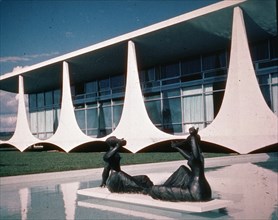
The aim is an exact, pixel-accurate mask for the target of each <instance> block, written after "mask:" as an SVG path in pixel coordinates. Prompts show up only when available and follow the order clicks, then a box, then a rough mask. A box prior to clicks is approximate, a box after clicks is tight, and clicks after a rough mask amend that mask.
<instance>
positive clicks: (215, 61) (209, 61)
mask: <svg viewBox="0 0 278 220" xmlns="http://www.w3.org/2000/svg"><path fill="white" fill-rule="evenodd" d="M226 65H227V63H226V53H225V51H224V52H218V53H214V54H208V55H205V56H203V57H202V68H203V70H204V71H206V70H212V69H217V68H222V67H226Z"/></svg>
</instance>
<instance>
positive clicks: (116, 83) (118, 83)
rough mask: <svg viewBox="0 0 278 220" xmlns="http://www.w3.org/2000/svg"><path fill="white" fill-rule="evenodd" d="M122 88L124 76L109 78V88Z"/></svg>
mask: <svg viewBox="0 0 278 220" xmlns="http://www.w3.org/2000/svg"><path fill="white" fill-rule="evenodd" d="M119 87H124V76H123V75H119V76H113V77H111V88H119Z"/></svg>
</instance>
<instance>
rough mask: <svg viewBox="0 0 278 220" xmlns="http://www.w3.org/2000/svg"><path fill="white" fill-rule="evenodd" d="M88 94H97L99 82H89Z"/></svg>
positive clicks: (87, 84) (87, 86)
mask: <svg viewBox="0 0 278 220" xmlns="http://www.w3.org/2000/svg"><path fill="white" fill-rule="evenodd" d="M85 91H86V93H95V92H97V81H92V82H88V83H86V84H85Z"/></svg>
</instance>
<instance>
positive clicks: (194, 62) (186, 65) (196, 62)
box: [181, 57, 201, 75]
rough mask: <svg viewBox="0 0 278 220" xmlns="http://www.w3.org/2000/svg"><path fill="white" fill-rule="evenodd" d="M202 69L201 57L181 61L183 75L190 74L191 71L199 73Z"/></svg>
mask: <svg viewBox="0 0 278 220" xmlns="http://www.w3.org/2000/svg"><path fill="white" fill-rule="evenodd" d="M200 71H201V60H200V57H195V58H191V59H188V60H185V61H183V62H182V63H181V75H188V74H190V73H198V72H200Z"/></svg>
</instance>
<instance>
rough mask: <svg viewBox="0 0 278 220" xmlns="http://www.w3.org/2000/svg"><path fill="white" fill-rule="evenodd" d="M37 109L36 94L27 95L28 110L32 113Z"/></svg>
mask: <svg viewBox="0 0 278 220" xmlns="http://www.w3.org/2000/svg"><path fill="white" fill-rule="evenodd" d="M35 108H37V94H30V95H29V110H30V111H33V110H34V109H35Z"/></svg>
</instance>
